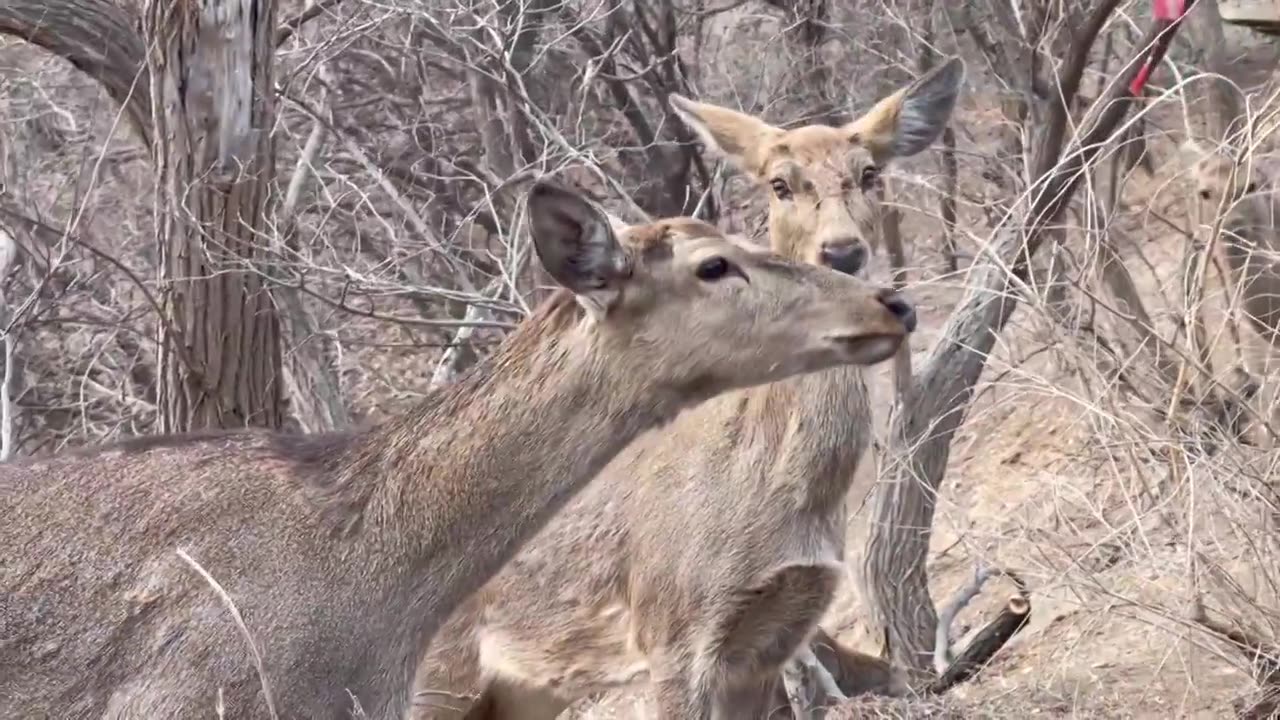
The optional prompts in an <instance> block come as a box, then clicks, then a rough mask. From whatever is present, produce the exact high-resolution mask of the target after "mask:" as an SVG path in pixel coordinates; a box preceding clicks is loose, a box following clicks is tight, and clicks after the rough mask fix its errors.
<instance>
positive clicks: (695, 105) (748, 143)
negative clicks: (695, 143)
mask: <svg viewBox="0 0 1280 720" xmlns="http://www.w3.org/2000/svg"><path fill="white" fill-rule="evenodd" d="M667 99H668V100H670V101H671V109H672V110H674V111H675V112H676V114H677V115H679V116H680V119H681V120H684V122H685V124H686V125H688V126H689V129H691V130H693V132H694V133H695V134H696V135H697V136H698V139H699V140H701V141H702V144H703V145H705V146H706V148H707V151H708V152H710V153H712V154H713V155H719V156H721V157H723V158H725V159H726V160H728V161H729V162H731V163H733V164H734V165H736V166H737V167H738V169H740V170H745V171H747V172H751V173H754V172H756V170H757V169H758V165H759V164H760V161H761V158H760V151H761V150H763V149H764V147H765V145H766V144H768V142H769V141H770V140H772V139H773V138H775V137H777V136H778V135H780V134H781V133H782V130H780V129H778V128H776V127H774V126H772V125H770V124H768V123H766V122H764V121H763V120H760V119H759V118H755V117H752V116H750V115H747V114H746V113H740V112H738V111H737V110H730V109H729V108H723V107H719V106H717V105H709V104H707V103H700V102H695V101H693V100H690V99H688V98H686V97H683V96H681V95H676V94H672V95H669V96H668V97H667Z"/></svg>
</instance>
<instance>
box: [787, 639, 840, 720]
mask: <svg viewBox="0 0 1280 720" xmlns="http://www.w3.org/2000/svg"><path fill="white" fill-rule="evenodd" d="M782 681H783V685H784V687H785V688H786V690H787V701H788V703H789V704H790V706H791V713H792V716H793V717H795V719H796V720H816V719H817V718H822V717H824V716H825V715H826V712H825V711H824V710H823V708H825V707H826V706H827V705H830V704H832V703H837V702H841V701H844V700H847V699H848V698H847V697H846V696H845V694H844V692H843V691H841V690H840V686H839V685H837V684H836V679H835V678H834V677H833V676H832V675H831V672H830V671H829V670H827V667H826V666H825V665H823V664H822V661H820V660H819V659H818V657H817V655H815V654H814V652H813V648H812V646H811V645H810V644H809V643H805V644H804V645H801V646H800V649H799V650H797V651H796V654H795V655H794V656H793V657H792V658H791V660H790V661H788V662H787V664H786V665H785V666H783V668H782Z"/></svg>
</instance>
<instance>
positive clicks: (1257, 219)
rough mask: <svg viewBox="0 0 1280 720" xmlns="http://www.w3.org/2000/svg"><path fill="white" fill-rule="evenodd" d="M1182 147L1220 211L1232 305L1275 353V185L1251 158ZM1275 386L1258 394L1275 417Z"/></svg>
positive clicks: (1278, 256) (1278, 325) (1200, 189)
mask: <svg viewBox="0 0 1280 720" xmlns="http://www.w3.org/2000/svg"><path fill="white" fill-rule="evenodd" d="M1182 152H1183V153H1184V155H1185V156H1186V157H1194V158H1196V161H1195V162H1194V170H1195V172H1194V182H1195V187H1196V194H1197V195H1199V196H1200V199H1201V200H1203V201H1204V202H1205V204H1206V206H1207V207H1208V208H1211V209H1212V215H1211V217H1214V218H1215V219H1216V218H1219V216H1220V223H1221V225H1220V229H1221V233H1220V235H1219V240H1220V243H1219V245H1220V248H1221V251H1222V256H1223V258H1225V260H1226V266H1227V272H1228V274H1229V275H1230V283H1229V284H1228V287H1227V291H1228V296H1229V297H1231V298H1236V299H1238V305H1237V304H1235V303H1233V305H1234V306H1236V307H1238V308H1239V310H1240V312H1242V313H1243V315H1244V317H1245V319H1246V323H1247V325H1248V326H1249V328H1250V329H1251V330H1252V331H1253V332H1254V334H1255V335H1257V337H1258V338H1259V339H1261V340H1262V341H1263V342H1264V343H1266V345H1265V346H1264V351H1263V352H1262V354H1263V355H1265V356H1266V357H1268V358H1271V357H1274V355H1275V351H1276V350H1278V349H1280V226H1277V222H1276V221H1277V220H1280V204H1277V198H1276V195H1275V188H1274V187H1273V186H1272V183H1271V181H1270V179H1269V178H1268V177H1267V176H1266V174H1265V173H1264V172H1263V171H1262V169H1261V168H1259V167H1258V166H1257V165H1256V164H1254V162H1253V161H1252V159H1246V162H1244V163H1241V164H1237V163H1236V162H1235V161H1234V160H1233V159H1232V158H1230V157H1228V156H1226V155H1224V154H1222V153H1220V152H1211V153H1205V152H1204V150H1203V149H1201V148H1200V146H1199V145H1197V144H1196V143H1194V142H1187V143H1184V144H1183V146H1182ZM1224 280H1225V278H1224ZM1243 344H1245V345H1251V344H1252V343H1243ZM1268 364H1269V363H1268ZM1236 374H1237V375H1244V376H1245V377H1244V378H1243V379H1241V378H1237V380H1236V382H1237V384H1238V385H1241V386H1242V387H1240V388H1238V390H1239V391H1240V392H1241V394H1242V395H1246V396H1247V395H1250V394H1254V393H1256V392H1257V391H1258V388H1257V387H1256V386H1255V385H1254V383H1253V381H1252V379H1251V378H1250V377H1249V373H1247V372H1244V371H1243V370H1239V371H1238V372H1237V373H1236ZM1264 374H1272V373H1271V372H1265V373H1264ZM1275 390H1276V389H1275V388H1272V389H1271V391H1269V392H1268V393H1267V394H1266V395H1264V396H1260V397H1258V398H1257V399H1258V400H1259V404H1260V405H1261V406H1262V407H1261V408H1260V409H1261V410H1262V413H1261V416H1260V417H1261V418H1262V419H1263V420H1264V421H1266V422H1271V420H1272V419H1274V415H1275V413H1274V411H1273V410H1272V409H1271V408H1270V407H1267V406H1269V405H1271V404H1272V402H1271V400H1274V397H1273V396H1274V395H1275ZM1268 398H1270V400H1269V399H1268ZM1257 439H1258V440H1260V441H1261V443H1262V444H1264V445H1265V446H1268V447H1269V446H1271V444H1272V443H1271V441H1270V436H1269V433H1263V434H1262V437H1259V438H1257Z"/></svg>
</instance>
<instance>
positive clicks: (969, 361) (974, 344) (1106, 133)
mask: <svg viewBox="0 0 1280 720" xmlns="http://www.w3.org/2000/svg"><path fill="white" fill-rule="evenodd" d="M1119 4H1120V0H1101V2H1100V3H1099V4H1098V5H1097V6H1096V7H1095V9H1094V11H1093V14H1092V16H1091V17H1090V18H1089V20H1088V21H1087V22H1086V23H1085V25H1084V27H1082V28H1081V30H1080V32H1079V33H1078V34H1077V36H1076V38H1075V41H1074V43H1073V47H1072V49H1071V54H1070V57H1069V58H1068V59H1067V61H1066V62H1065V63H1064V66H1063V72H1062V75H1061V77H1062V81H1061V83H1060V86H1059V92H1058V93H1057V94H1056V95H1055V97H1058V98H1061V101H1060V102H1059V103H1058V104H1056V105H1055V107H1054V108H1053V115H1052V116H1051V117H1050V118H1049V121H1048V122H1047V123H1046V128H1045V130H1044V132H1043V133H1042V136H1041V143H1040V145H1039V148H1038V152H1037V154H1036V158H1035V177H1036V178H1037V181H1036V187H1035V188H1033V192H1032V201H1031V203H1030V207H1028V208H1027V210H1026V212H1025V213H1024V214H1023V215H1022V216H1021V217H1020V218H1019V221H1018V222H1016V223H1006V224H1005V225H1004V226H1003V227H1001V228H1000V229H999V230H998V231H997V235H996V239H995V241H994V242H993V248H992V250H991V254H992V256H993V257H992V258H990V259H986V260H983V261H982V262H981V263H978V264H975V266H974V267H973V269H972V270H971V271H970V275H969V283H968V289H967V291H966V293H965V296H964V298H963V299H962V300H961V302H960V306H959V307H958V308H957V309H956V311H955V313H953V314H952V316H951V318H950V320H949V321H948V322H947V325H946V327H945V328H944V329H943V332H942V337H941V338H940V339H939V341H938V343H937V345H935V346H934V348H933V350H932V352H931V353H930V356H929V359H928V361H927V362H926V363H925V365H924V367H923V369H922V372H921V373H920V375H919V377H918V379H917V381H916V383H915V385H914V387H913V389H912V391H911V392H910V393H908V399H907V402H906V403H905V404H904V406H903V407H900V408H899V409H898V412H897V413H896V415H895V421H894V423H893V428H892V429H891V431H890V438H889V442H890V450H889V452H887V453H886V455H885V457H886V461H887V462H886V467H885V468H884V469H883V471H882V479H881V482H880V483H879V485H878V486H877V488H876V496H875V500H874V504H873V510H872V512H873V521H872V523H871V533H870V537H869V539H868V544H867V551H866V554H865V556H864V560H863V563H864V572H863V577H864V578H865V581H866V582H867V584H868V585H869V588H868V601H869V603H868V604H869V606H870V607H869V608H868V609H869V610H870V611H871V616H872V617H871V620H872V622H874V623H876V624H877V625H878V626H879V627H880V636H881V638H882V642H883V643H884V644H885V645H886V646H887V648H886V649H887V650H888V652H889V654H890V656H891V657H892V660H893V662H894V663H895V664H896V665H899V666H900V667H903V668H905V669H908V670H911V671H914V672H915V673H919V674H927V673H929V672H930V671H931V667H930V665H931V660H932V656H933V652H932V650H933V645H934V638H935V637H936V629H937V624H938V617H937V611H936V609H935V607H934V603H933V598H932V597H931V595H930V593H929V584H928V570H927V567H926V560H927V557H928V552H929V539H930V535H931V531H932V525H933V511H934V501H935V498H936V497H937V493H938V491H939V488H940V487H941V485H942V481H943V479H944V476H945V471H946V466H947V460H948V458H949V456H950V452H951V439H952V438H953V437H954V435H955V432H956V430H958V429H959V427H960V426H961V424H962V423H963V422H964V419H965V416H966V414H967V412H968V409H969V403H970V402H971V401H972V399H973V394H974V390H975V387H976V385H977V383H978V379H979V377H980V376H981V375H982V371H983V368H984V367H985V365H986V359H987V356H988V354H989V353H990V352H991V350H992V348H993V347H994V346H995V342H996V338H997V337H998V336H999V334H1000V332H1001V331H1002V330H1003V329H1004V326H1005V325H1006V324H1007V323H1008V321H1009V318H1010V317H1012V315H1013V311H1014V310H1015V309H1016V307H1017V300H1016V292H1015V286H1016V283H1017V281H1018V280H1019V279H1021V280H1025V279H1026V277H1027V272H1028V269H1029V266H1030V259H1031V257H1032V256H1033V255H1034V254H1035V252H1036V250H1037V249H1038V248H1039V247H1040V246H1041V245H1042V244H1043V243H1044V242H1045V240H1046V233H1045V232H1044V231H1045V229H1046V228H1047V227H1050V226H1052V225H1054V224H1056V223H1057V222H1058V219H1059V218H1060V217H1061V216H1062V213H1063V212H1064V211H1065V209H1066V207H1067V205H1068V203H1070V201H1071V197H1072V195H1073V194H1074V192H1075V190H1076V188H1077V186H1078V185H1079V183H1080V180H1081V177H1083V176H1084V172H1083V171H1084V170H1085V169H1086V168H1087V167H1088V166H1089V164H1090V163H1091V162H1092V161H1093V159H1094V158H1095V157H1096V156H1097V155H1098V153H1099V152H1100V151H1101V149H1102V148H1103V147H1104V146H1105V145H1106V144H1107V141H1108V140H1109V139H1110V136H1111V134H1112V132H1113V131H1114V130H1115V128H1117V127H1118V126H1119V124H1120V121H1121V120H1122V119H1123V118H1124V115H1125V114H1126V113H1127V112H1128V110H1129V107H1130V106H1131V105H1132V104H1133V103H1132V94H1131V93H1130V90H1129V85H1130V82H1131V81H1132V82H1135V83H1136V84H1137V86H1138V90H1139V92H1140V91H1141V87H1142V85H1143V82H1139V81H1137V80H1135V78H1136V77H1137V73H1138V68H1139V67H1140V66H1141V63H1140V62H1138V63H1133V64H1131V65H1130V66H1129V67H1128V68H1127V69H1126V72H1125V74H1124V80H1123V83H1120V82H1117V83H1116V85H1115V86H1114V87H1113V89H1112V91H1111V92H1110V93H1109V94H1108V96H1107V97H1105V98H1103V99H1102V100H1101V103H1100V107H1102V108H1103V110H1102V111H1101V113H1100V114H1099V116H1098V117H1097V119H1096V121H1095V122H1094V123H1093V125H1092V127H1091V128H1090V130H1089V131H1088V132H1087V133H1085V135H1084V137H1082V138H1081V139H1080V140H1079V142H1077V143H1075V144H1074V146H1073V148H1072V149H1071V150H1070V151H1069V152H1067V153H1063V152H1062V150H1061V147H1062V145H1063V138H1064V137H1065V135H1066V131H1067V127H1068V119H1069V115H1068V108H1070V107H1071V103H1072V100H1073V99H1074V97H1075V95H1076V91H1077V90H1078V87H1079V83H1080V77H1081V75H1082V74H1083V71H1084V67H1085V65H1086V63H1087V61H1088V56H1089V50H1090V48H1091V47H1092V45H1093V41H1094V39H1095V38H1096V37H1097V35H1098V32H1099V31H1100V30H1101V28H1102V26H1103V25H1104V24H1105V22H1106V20H1107V18H1109V17H1110V15H1111V13H1112V12H1114V10H1115V8H1116V7H1117V6H1118V5H1119ZM1173 27H1174V28H1176V25H1174V26H1173ZM1172 32H1173V30H1172V29H1171V28H1170V25H1169V23H1167V22H1159V23H1157V24H1156V25H1155V27H1154V28H1153V30H1152V32H1151V33H1150V34H1149V35H1148V37H1147V38H1145V40H1144V42H1143V43H1141V44H1140V45H1139V46H1138V52H1142V53H1144V54H1145V50H1144V48H1148V47H1152V46H1154V48H1155V49H1154V50H1153V51H1152V53H1153V56H1154V60H1153V61H1152V62H1151V66H1152V67H1158V62H1159V58H1160V57H1162V56H1163V53H1164V50H1165V49H1166V48H1167V41H1168V38H1169V37H1171V35H1172ZM1157 38H1160V40H1159V41H1157Z"/></svg>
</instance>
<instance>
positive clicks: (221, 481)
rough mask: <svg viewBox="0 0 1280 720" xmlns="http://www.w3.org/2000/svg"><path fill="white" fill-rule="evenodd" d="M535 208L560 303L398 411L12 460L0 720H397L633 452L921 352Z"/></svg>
mask: <svg viewBox="0 0 1280 720" xmlns="http://www.w3.org/2000/svg"><path fill="white" fill-rule="evenodd" d="M528 205H529V216H530V225H531V234H532V237H533V242H534V245H535V249H536V251H537V254H538V256H539V257H540V259H541V261H542V263H543V265H544V267H545V268H546V269H547V271H548V273H549V274H550V276H551V277H552V278H554V279H555V280H556V281H557V282H558V283H559V284H561V285H562V286H564V288H565V290H563V291H561V292H559V293H558V294H556V295H555V296H554V297H552V298H551V299H550V300H549V301H547V302H546V303H545V304H543V305H542V306H541V307H540V309H539V310H538V311H537V312H536V313H534V315H533V316H532V317H531V318H530V319H528V320H527V321H525V322H524V323H523V324H522V325H521V326H520V328H519V329H518V330H516V331H515V332H514V333H513V334H512V335H511V336H510V337H509V338H508V339H507V341H506V342H505V343H504V344H503V345H502V347H501V348H500V349H499V350H497V351H496V352H495V354H494V355H493V356H492V357H491V358H489V359H488V360H487V361H486V362H484V363H483V364H481V365H479V366H477V367H476V368H474V369H473V370H472V371H470V372H469V373H468V374H466V375H464V376H463V377H462V378H461V379H460V380H459V381H458V382H457V383H455V384H453V385H451V386H448V387H446V388H444V389H442V390H440V391H437V392H435V393H433V394H432V395H430V396H429V398H428V399H427V400H425V401H424V402H423V403H422V404H421V405H419V406H418V407H416V408H414V409H413V410H411V411H410V412H408V413H407V414H405V415H404V416H402V417H399V418H396V419H392V420H389V421H387V422H385V423H383V424H381V425H379V426H377V427H374V428H371V429H367V430H364V431H359V432H352V433H348V434H322V435H299V436H290V435H281V434H272V433H269V432H260V431H242V432H229V433H218V434H205V435H195V436H179V437H151V438H140V439H136V440H131V441H127V442H123V443H118V444H116V445H112V446H108V447H102V448H95V449H91V450H87V451H81V452H69V453H63V454H61V455H57V456H54V457H51V458H46V459H38V460H26V461H21V462H15V463H10V464H5V465H0V515H2V517H3V518H4V520H3V522H0V547H3V548H4V549H5V552H4V555H3V557H0V588H2V589H3V593H2V594H0V717H5V718H37V717H47V718H59V719H60V720H63V719H65V720H78V719H80V718H95V719H96V718H104V717H105V718H113V719H114V718H121V719H123V718H136V719H139V720H141V719H144V718H145V719H148V720H150V719H152V718H198V717H223V716H225V717H232V718H263V717H281V718H308V719H311V718H347V717H351V715H352V711H353V707H358V708H359V709H360V710H361V711H362V712H363V716H366V717H370V718H389V719H396V720H398V719H399V718H402V717H403V716H404V714H405V713H406V712H407V710H408V707H409V701H410V691H411V686H412V681H413V676H414V669H415V667H416V666H417V664H418V661H419V660H420V659H421V657H422V649H423V648H424V647H425V646H427V644H428V643H429V641H430V639H431V637H432V636H433V635H434V634H435V631H436V630H437V628H438V627H439V625H440V623H441V622H443V620H444V619H445V618H446V617H447V615H448V614H449V612H450V611H451V610H452V609H453V608H454V607H455V606H456V605H457V604H458V603H459V602H460V601H461V600H463V599H464V598H466V597H467V596H468V595H470V594H471V593H472V591H473V590H474V589H475V588H477V587H479V586H480V585H482V584H483V583H484V582H485V581H486V580H487V579H488V578H489V577H491V576H492V575H493V573H494V572H495V571H497V570H498V569H499V568H500V567H501V566H502V565H503V563H504V562H506V561H507V560H508V559H509V558H510V557H511V556H512V555H513V554H514V553H515V552H516V551H517V550H518V549H519V547H520V546H521V544H522V543H523V542H524V541H525V540H526V539H527V538H529V537H530V536H531V535H532V534H533V533H535V532H536V531H537V530H538V529H539V528H540V527H541V526H542V525H543V524H545V522H546V521H547V519H548V518H549V517H550V516H551V515H552V513H554V512H555V511H556V510H557V509H558V508H559V507H560V506H561V505H563V504H564V503H565V502H566V501H568V500H569V499H570V498H571V497H572V496H573V495H574V493H575V492H576V491H577V490H579V489H580V488H581V487H582V486H583V485H584V484H585V483H586V482H587V481H588V480H590V479H591V478H592V477H594V476H595V475H596V474H597V473H598V472H599V470H600V469H601V468H602V467H603V466H604V465H605V464H606V463H607V462H608V461H609V459H610V458H612V457H613V456H614V455H616V454H617V453H618V451H619V450H621V449H622V448H623V447H625V446H626V445H627V444H628V443H629V442H630V441H631V440H632V439H633V438H634V437H636V436H637V435H639V434H641V433H642V432H644V431H645V430H647V429H649V428H652V427H655V426H658V425H662V424H664V423H668V422H670V421H671V420H672V419H673V418H674V417H675V416H676V415H677V414H678V413H679V412H680V411H682V410H684V409H686V408H688V407H690V406H691V405H694V404H696V403H698V402H700V401H703V400H706V399H707V398H709V397H712V396H714V395H716V394H718V393H722V392H725V391H727V390H731V389H736V388H742V387H747V386H751V385H754V384H759V383H763V382H770V381H775V380H778V379H781V378H785V377H788V376H790V375H793V374H796V373H804V372H812V371H817V370H821V369H825V368H829V367H833V366H836V365H841V364H846V363H871V362H878V361H880V360H883V359H884V358H887V357H889V356H890V355H892V354H893V352H894V351H895V350H896V348H897V347H898V346H899V345H900V344H901V342H902V340H903V338H904V337H905V336H906V334H907V332H908V328H907V327H906V324H907V319H906V312H907V311H909V306H907V305H905V303H903V302H902V301H901V300H898V299H896V297H895V296H894V295H893V294H892V293H890V292H888V291H883V290H877V289H875V288H872V287H869V286H868V285H866V284H865V283H863V282H860V281H858V280H855V279H853V278H849V277H845V276H843V275H840V274H838V273H835V272H832V271H830V270H826V269H821V268H814V267H809V266H801V265H796V264H793V263H790V262H786V261H784V260H782V259H780V258H778V257H777V256H775V255H771V254H768V253H763V252H757V251H751V250H749V249H746V248H743V247H741V246H738V245H735V244H733V243H731V242H729V241H727V240H726V239H724V237H723V236H721V234H720V233H719V232H718V231H717V230H716V229H715V228H714V227H711V226H709V225H707V224H706V223H702V222H699V221H696V220H692V219H688V218H685V219H674V220H666V221H661V222H657V223H654V224H651V225H647V226H641V227H637V228H632V229H630V230H628V231H627V232H626V233H624V234H623V235H622V237H621V238H619V237H617V236H616V235H615V233H614V232H613V230H611V228H610V225H609V222H608V220H607V218H606V217H605V215H604V214H603V213H602V212H601V211H600V210H599V209H598V208H595V207H594V206H592V205H591V204H590V203H588V202H587V201H586V200H584V199H583V198H581V197H580V196H578V195H576V194H574V193H571V192H568V191H566V190H562V189H558V188H556V187H554V186H552V185H550V184H547V183H538V184H536V185H535V186H534V188H533V190H532V191H531V192H530V195H529V203H528ZM709 268H710V270H715V271H716V272H711V271H710V270H709ZM721 270H723V272H720V271H721ZM188 558H189V560H188ZM232 608H234V612H233V611H232Z"/></svg>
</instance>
